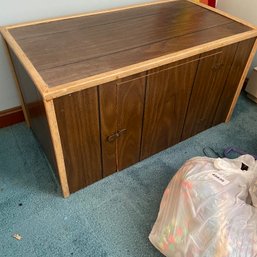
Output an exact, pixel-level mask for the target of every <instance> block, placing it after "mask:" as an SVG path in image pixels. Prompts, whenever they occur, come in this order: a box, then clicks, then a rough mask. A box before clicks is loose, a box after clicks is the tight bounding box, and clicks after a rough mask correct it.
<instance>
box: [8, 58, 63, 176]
mask: <svg viewBox="0 0 257 257" xmlns="http://www.w3.org/2000/svg"><path fill="white" fill-rule="evenodd" d="M12 62H13V65H14V69H15V73H16V76H17V80H18V82H19V86H20V90H21V92H22V96H23V100H24V105H25V108H26V111H27V114H28V117H29V121H30V127H31V129H32V131H33V132H34V135H35V136H36V138H37V139H38V141H39V143H40V145H41V146H42V148H43V149H44V151H45V154H46V156H47V158H48V160H49V162H50V163H51V165H52V167H53V168H54V171H55V172H56V174H57V175H58V172H57V165H56V159H55V157H54V150H53V143H52V140H51V135H50V130H49V125H48V121H47V116H46V111H45V108H44V103H43V99H42V96H41V95H40V93H39V92H38V90H37V88H36V87H35V85H34V83H33V81H32V80H31V78H30V77H29V75H28V73H27V72H26V70H25V69H24V68H23V66H22V64H21V63H20V62H19V60H18V59H17V57H16V56H15V55H14V54H12Z"/></svg>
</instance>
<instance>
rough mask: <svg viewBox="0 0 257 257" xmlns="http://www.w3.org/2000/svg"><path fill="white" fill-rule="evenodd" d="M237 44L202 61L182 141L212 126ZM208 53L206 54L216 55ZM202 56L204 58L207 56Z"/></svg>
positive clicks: (224, 48)
mask: <svg viewBox="0 0 257 257" xmlns="http://www.w3.org/2000/svg"><path fill="white" fill-rule="evenodd" d="M236 49H237V44H234V45H231V46H227V47H223V48H222V49H219V51H222V53H220V54H217V55H214V56H212V57H209V58H205V59H202V60H201V61H200V63H199V67H198V70H197V75H196V79H195V82H194V86H193V91H192V95H191V97H190V103H189V106H188V112H187V118H186V120H185V125H184V128H183V134H182V140H184V139H187V138H189V137H191V136H193V135H195V134H197V133H199V132H201V131H203V130H205V129H208V128H210V127H211V126H212V123H213V119H214V116H215V112H216V109H217V106H218V103H219V99H220V96H221V94H222V91H223V87H224V85H225V81H226V78H227V74H228V72H229V71H230V68H231V64H232V62H233V59H234V56H235V53H236ZM215 51H217V50H214V51H213V52H208V53H206V54H211V53H214V52H215ZM206 54H202V55H201V57H202V56H204V55H206Z"/></svg>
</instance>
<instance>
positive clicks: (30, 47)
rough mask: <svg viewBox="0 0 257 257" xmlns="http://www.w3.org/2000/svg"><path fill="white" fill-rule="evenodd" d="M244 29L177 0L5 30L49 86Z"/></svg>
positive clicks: (236, 32) (96, 73) (246, 29)
mask: <svg viewBox="0 0 257 257" xmlns="http://www.w3.org/2000/svg"><path fill="white" fill-rule="evenodd" d="M250 30H252V28H250V27H247V26H245V25H243V24H241V23H238V22H236V21H233V20H232V19H229V18H227V17H224V16H222V15H220V14H217V13H215V12H212V11H210V10H208V9H205V8H203V7H201V6H198V5H195V4H193V3H190V2H187V1H183V0H181V1H174V2H166V3H160V4H155V5H149V6H145V7H137V8H131V9H127V10H121V11H116V12H108V13H103V14H97V15H92V16H84V17H78V18H70V19H65V20H59V21H53V22H48V23H41V24H35V25H29V26H22V27H18V28H13V29H9V32H10V33H11V35H12V36H13V37H14V39H15V40H16V42H17V43H18V45H19V46H20V47H21V49H22V50H23V51H24V53H25V54H26V55H27V57H28V58H29V60H30V61H31V62H32V64H33V65H34V67H35V68H36V70H37V71H38V73H39V74H40V75H41V77H42V78H43V80H44V81H45V82H46V83H47V85H48V86H49V87H55V86H58V85H61V84H65V83H69V82H73V81H76V80H80V79H84V78H88V77H91V76H94V75H99V74H101V73H104V72H109V71H112V70H115V69H120V68H123V67H126V66H129V65H134V64H137V63H140V62H144V61H147V60H150V59H153V58H158V57H161V56H164V55H167V54H171V53H175V52H177V51H181V50H184V49H188V48H190V47H194V46H197V45H201V44H205V43H208V42H212V41H215V40H218V39H222V38H226V37H229V36H233V35H236V34H239V33H243V32H246V31H250Z"/></svg>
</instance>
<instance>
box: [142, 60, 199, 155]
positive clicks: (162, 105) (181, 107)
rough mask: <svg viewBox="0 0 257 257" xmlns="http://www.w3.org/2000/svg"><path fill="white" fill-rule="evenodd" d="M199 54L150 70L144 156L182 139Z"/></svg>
mask: <svg viewBox="0 0 257 257" xmlns="http://www.w3.org/2000/svg"><path fill="white" fill-rule="evenodd" d="M198 62H199V56H194V57H191V58H187V59H184V60H182V61H178V62H175V63H172V64H170V65H167V66H163V67H160V68H157V69H154V70H151V71H149V74H148V76H147V88H146V102H145V114H144V128H143V137H142V152H141V159H145V158H147V157H149V156H151V155H153V154H155V153H157V152H159V151H162V150H164V149H166V148H168V147H170V146H172V145H174V144H176V143H178V142H179V141H180V138H181V133H182V129H183V124H184V120H185V115H186V111H187V107H188V102H189V97H190V94H191V90H192V86H193V83H194V78H195V74H196V70H197V66H198Z"/></svg>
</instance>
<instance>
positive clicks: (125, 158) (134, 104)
mask: <svg viewBox="0 0 257 257" xmlns="http://www.w3.org/2000/svg"><path fill="white" fill-rule="evenodd" d="M144 94H145V73H140V74H137V75H134V76H131V77H129V78H126V80H119V81H116V82H111V83H108V84H105V85H101V86H99V97H100V117H101V141H102V161H103V176H108V175H110V174H112V173H113V172H115V171H117V170H122V169H124V168H126V167H128V166H130V165H132V164H134V163H136V162H138V161H139V160H140V145H141V131H142V119H143V110H144Z"/></svg>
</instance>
